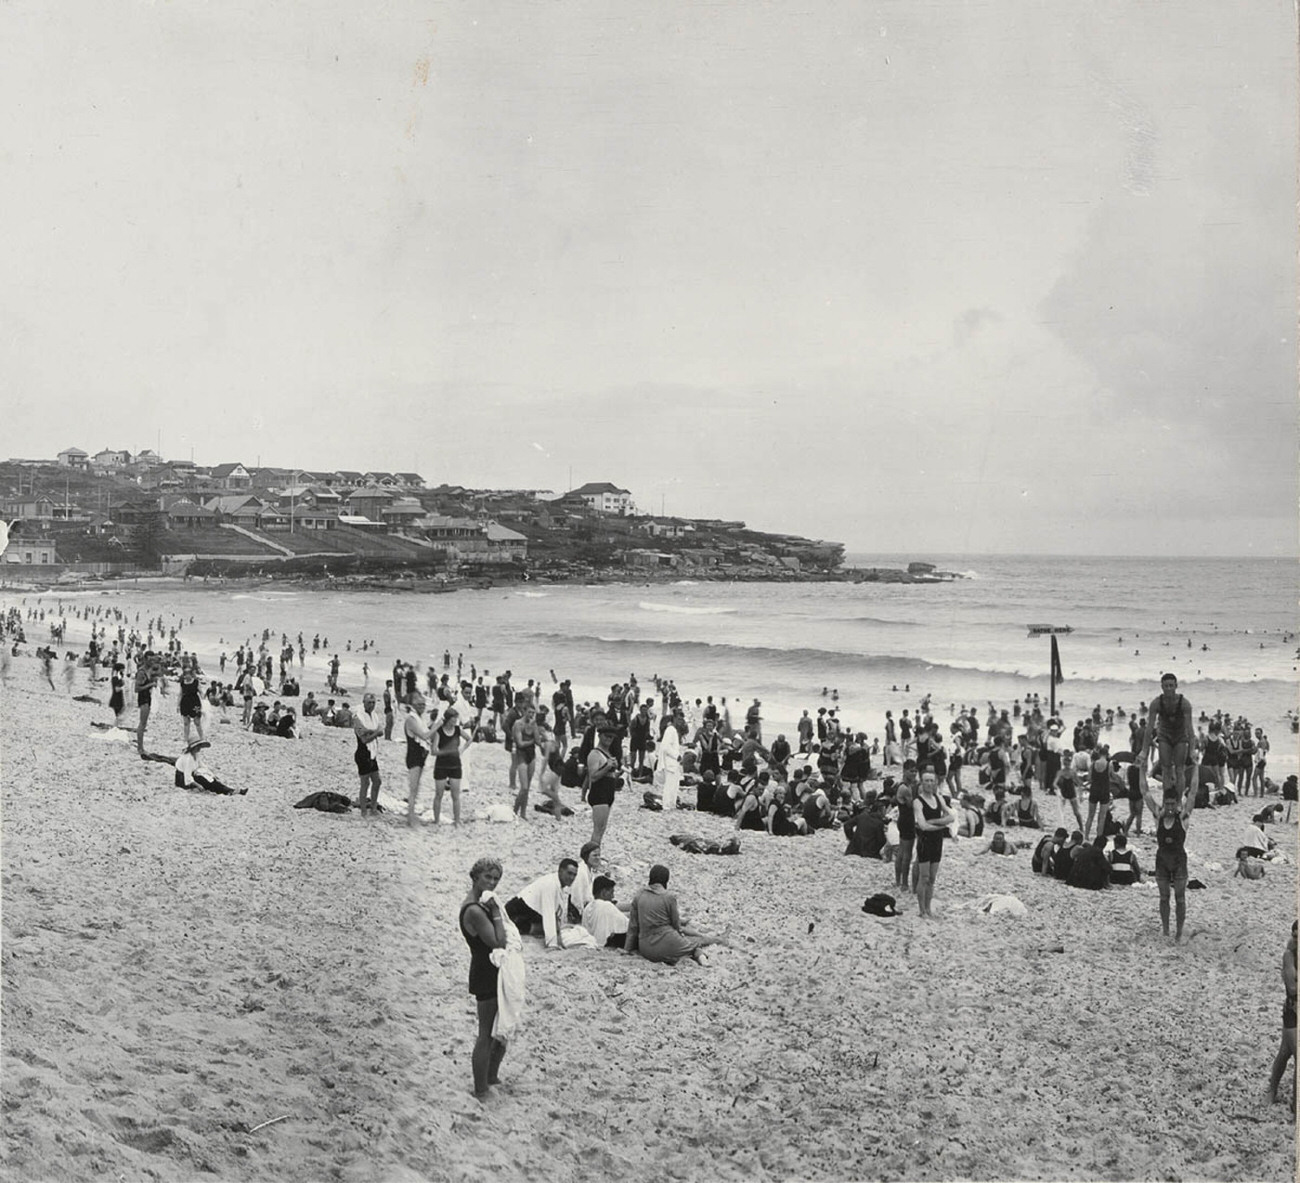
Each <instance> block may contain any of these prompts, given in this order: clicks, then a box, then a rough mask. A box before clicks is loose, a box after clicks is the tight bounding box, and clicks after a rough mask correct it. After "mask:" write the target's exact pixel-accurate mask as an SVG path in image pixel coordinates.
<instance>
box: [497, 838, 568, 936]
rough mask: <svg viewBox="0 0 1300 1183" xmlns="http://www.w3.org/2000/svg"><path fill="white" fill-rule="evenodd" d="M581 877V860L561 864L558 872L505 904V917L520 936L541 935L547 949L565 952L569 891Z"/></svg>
mask: <svg viewBox="0 0 1300 1183" xmlns="http://www.w3.org/2000/svg"><path fill="white" fill-rule="evenodd" d="M577 875H578V860H577V859H572V858H564V859H561V860H560V865H559V868H558V870H556V871H554V872H552V873H551V874H549V875H542V876H540V877H539V878H537V879H534V880H533V881H532V882H531V883H530V884H529V885H528V886H527V887H525V888H524V889H523V891H521V892H520V893H519V894H518V895H517V896H514V897H513V898H512V899H510V900H508V901H507V902H506V915H507V916H509V917H510V919H511V920H512V921H513V922H514V924H515V927H516V928H518V929H519V935H520V936H525V937H526V936H532V935H535V934H537V932H538V930H540V935H541V937H542V940H543V942H544V943H545V945H546V948H548V949H563V948H564V947H565V945H564V929H565V928H566V927H568V924H569V916H568V911H569V890H570V889H571V888H572V887H573V881H574V879H576V878H577Z"/></svg>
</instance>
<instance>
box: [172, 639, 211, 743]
mask: <svg viewBox="0 0 1300 1183" xmlns="http://www.w3.org/2000/svg"><path fill="white" fill-rule="evenodd" d="M178 684H179V686H180V691H181V694H180V714H181V726H182V728H183V729H184V731H185V746H186V747H189V745H190V726H191V725H193V727H194V729H195V730H196V731H197V732H198V736H199V742H200V743H202V742H203V740H204V738H205V737H204V735H203V698H202V695H201V694H200V691H199V663H198V661H197V659H195V658H194V657H185V658H183V659H182V661H181V676H180V680H179V683H178Z"/></svg>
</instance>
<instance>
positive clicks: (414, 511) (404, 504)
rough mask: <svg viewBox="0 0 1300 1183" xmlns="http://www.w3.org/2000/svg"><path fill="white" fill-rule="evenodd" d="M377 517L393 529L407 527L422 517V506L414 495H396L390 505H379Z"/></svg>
mask: <svg viewBox="0 0 1300 1183" xmlns="http://www.w3.org/2000/svg"><path fill="white" fill-rule="evenodd" d="M379 517H380V520H381V521H384V522H387V523H388V525H389V526H391V527H392V528H393V529H394V530H404V529H409V528H410V527H412V526H414V525H415V524H416V523H417V522H418V521H419V520H420V519H421V518H423V517H424V506H423V505H421V504H420V503H419V502H418V501H417V500H416V499H415V498H414V497H396V498H394V499H393V501H392V503H391V504H390V505H385V506H381V507H380V509H379Z"/></svg>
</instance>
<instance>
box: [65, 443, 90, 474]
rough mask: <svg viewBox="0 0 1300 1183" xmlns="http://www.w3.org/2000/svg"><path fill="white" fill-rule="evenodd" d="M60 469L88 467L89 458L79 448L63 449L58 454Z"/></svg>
mask: <svg viewBox="0 0 1300 1183" xmlns="http://www.w3.org/2000/svg"><path fill="white" fill-rule="evenodd" d="M59 467H60V468H81V469H86V468H89V467H90V456H89V454H88V453H86V452H83V451H82V450H81V449H80V448H64V449H63V451H62V452H60V453H59Z"/></svg>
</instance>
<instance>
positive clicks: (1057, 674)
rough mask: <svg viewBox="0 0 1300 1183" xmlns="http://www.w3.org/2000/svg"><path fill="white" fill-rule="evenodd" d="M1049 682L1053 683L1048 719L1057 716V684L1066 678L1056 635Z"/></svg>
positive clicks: (1053, 638) (1053, 641) (1049, 698)
mask: <svg viewBox="0 0 1300 1183" xmlns="http://www.w3.org/2000/svg"><path fill="white" fill-rule="evenodd" d="M1047 680H1048V682H1049V683H1051V689H1050V690H1049V691H1048V704H1047V710H1048V716H1047V717H1048V718H1049V719H1050V718H1053V717H1054V716H1055V715H1056V684H1057V682H1064V681H1065V677H1064V676H1063V675H1062V673H1061V651H1060V650H1059V649H1058V648H1057V647H1056V634H1055V633H1053V634H1052V664H1051V668H1050V669H1049V670H1048V674H1047Z"/></svg>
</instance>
